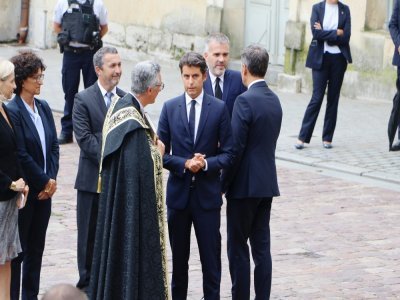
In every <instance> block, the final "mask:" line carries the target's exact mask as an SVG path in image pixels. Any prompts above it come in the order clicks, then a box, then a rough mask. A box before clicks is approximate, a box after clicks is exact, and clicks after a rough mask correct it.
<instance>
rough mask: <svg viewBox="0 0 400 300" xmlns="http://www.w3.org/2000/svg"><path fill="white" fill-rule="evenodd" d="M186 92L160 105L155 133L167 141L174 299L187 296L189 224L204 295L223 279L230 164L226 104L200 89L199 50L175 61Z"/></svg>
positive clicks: (203, 71)
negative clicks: (224, 189) (224, 174)
mask: <svg viewBox="0 0 400 300" xmlns="http://www.w3.org/2000/svg"><path fill="white" fill-rule="evenodd" d="M179 67H180V70H181V76H182V81H183V84H184V87H185V93H184V94H183V95H181V96H178V97H176V98H173V99H171V100H169V101H167V102H166V103H165V104H164V107H163V109H162V112H161V116H160V121H159V124H158V135H159V138H160V140H161V141H162V142H163V143H164V144H165V155H164V159H163V161H164V167H165V168H166V169H168V170H169V171H170V174H169V178H168V184H167V207H168V230H169V238H170V244H171V249H172V267H173V270H172V283H171V285H172V298H173V299H174V300H179V299H186V297H187V288H188V260H189V254H190V232H191V228H192V223H193V226H194V229H195V232H196V237H197V244H198V247H199V252H200V260H201V264H202V271H203V292H204V299H207V300H210V299H219V297H220V282H221V235H220V232H219V228H220V212H221V205H222V195H221V184H220V178H219V177H220V176H219V175H220V170H221V169H222V168H226V167H227V166H228V165H229V164H230V162H231V159H232V157H231V128H230V118H229V113H228V109H227V108H226V106H225V104H224V103H223V102H222V101H220V100H218V99H216V98H214V97H212V96H210V95H207V94H206V93H204V92H203V82H204V81H205V80H206V76H207V65H206V61H205V59H204V57H203V56H201V55H200V54H198V53H194V52H189V53H186V54H185V55H184V56H183V57H182V58H181V60H180V62H179Z"/></svg>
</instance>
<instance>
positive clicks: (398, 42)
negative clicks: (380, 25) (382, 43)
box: [389, 0, 400, 139]
mask: <svg viewBox="0 0 400 300" xmlns="http://www.w3.org/2000/svg"><path fill="white" fill-rule="evenodd" d="M389 31H390V36H391V37H392V40H393V43H394V53H393V60H392V64H393V65H394V66H397V78H400V54H399V50H398V49H399V46H400V8H399V0H395V1H394V8H393V13H392V17H391V18H390V22H389ZM398 132H399V133H398V135H399V139H400V124H399V131H398Z"/></svg>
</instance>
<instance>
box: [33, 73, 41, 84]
mask: <svg viewBox="0 0 400 300" xmlns="http://www.w3.org/2000/svg"><path fill="white" fill-rule="evenodd" d="M31 78H32V79H33V80H35V81H36V82H43V79H44V74H40V75H35V76H32V77H31Z"/></svg>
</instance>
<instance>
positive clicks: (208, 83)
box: [204, 71, 214, 96]
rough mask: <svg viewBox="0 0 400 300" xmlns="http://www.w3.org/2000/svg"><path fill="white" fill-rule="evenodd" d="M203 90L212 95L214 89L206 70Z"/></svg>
mask: <svg viewBox="0 0 400 300" xmlns="http://www.w3.org/2000/svg"><path fill="white" fill-rule="evenodd" d="M204 92H205V93H207V94H209V95H211V96H214V90H213V88H212V83H211V79H210V71H208V72H207V78H206V81H205V82H204Z"/></svg>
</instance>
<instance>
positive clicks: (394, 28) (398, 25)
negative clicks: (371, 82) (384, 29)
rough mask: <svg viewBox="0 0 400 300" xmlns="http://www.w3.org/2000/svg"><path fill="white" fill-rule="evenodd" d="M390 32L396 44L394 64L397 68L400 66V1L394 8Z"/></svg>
mask: <svg viewBox="0 0 400 300" xmlns="http://www.w3.org/2000/svg"><path fill="white" fill-rule="evenodd" d="M389 31H390V36H391V37H392V40H393V43H394V54H393V60H392V64H393V65H395V66H400V55H399V51H398V49H399V46H400V11H399V1H398V0H395V1H394V8H393V13H392V17H391V18H390V21H389Z"/></svg>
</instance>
